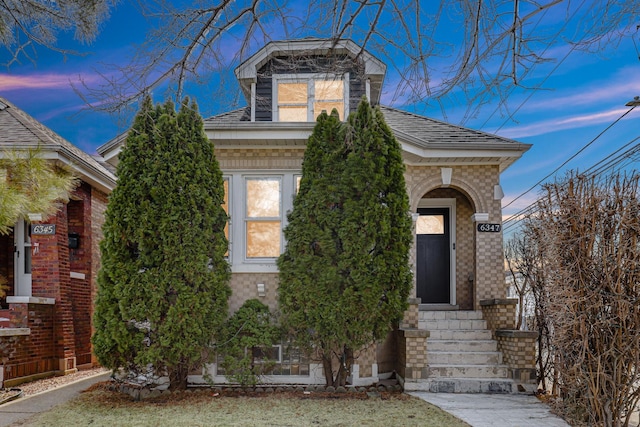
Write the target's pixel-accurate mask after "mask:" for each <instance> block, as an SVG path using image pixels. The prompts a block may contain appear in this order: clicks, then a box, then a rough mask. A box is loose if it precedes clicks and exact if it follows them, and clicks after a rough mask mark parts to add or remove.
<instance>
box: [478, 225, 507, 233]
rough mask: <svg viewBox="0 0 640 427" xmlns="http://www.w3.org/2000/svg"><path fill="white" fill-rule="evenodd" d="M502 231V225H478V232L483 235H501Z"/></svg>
mask: <svg viewBox="0 0 640 427" xmlns="http://www.w3.org/2000/svg"><path fill="white" fill-rule="evenodd" d="M500 230H502V225H500V224H478V231H480V232H482V233H499V232H500Z"/></svg>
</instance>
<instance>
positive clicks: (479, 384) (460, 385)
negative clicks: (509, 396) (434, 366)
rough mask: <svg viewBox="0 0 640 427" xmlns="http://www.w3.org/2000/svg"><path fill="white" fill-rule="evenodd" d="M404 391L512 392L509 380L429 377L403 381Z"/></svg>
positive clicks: (511, 383) (513, 390)
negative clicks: (427, 378)
mask: <svg viewBox="0 0 640 427" xmlns="http://www.w3.org/2000/svg"><path fill="white" fill-rule="evenodd" d="M404 389H405V391H429V392H431V393H514V392H515V388H514V384H513V381H511V380H482V379H469V380H465V379H429V380H426V381H422V382H415V383H405V387H404Z"/></svg>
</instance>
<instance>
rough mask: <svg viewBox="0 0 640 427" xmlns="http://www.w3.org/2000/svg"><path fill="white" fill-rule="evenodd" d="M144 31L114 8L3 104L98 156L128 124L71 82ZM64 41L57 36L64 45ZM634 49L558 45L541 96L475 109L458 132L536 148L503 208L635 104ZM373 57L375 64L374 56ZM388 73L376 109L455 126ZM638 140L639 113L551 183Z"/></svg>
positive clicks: (1, 57)
mask: <svg viewBox="0 0 640 427" xmlns="http://www.w3.org/2000/svg"><path fill="white" fill-rule="evenodd" d="M639 24H640V22H639ZM146 25H147V21H145V20H144V18H142V17H141V16H140V15H139V13H138V12H137V10H136V9H133V8H132V7H131V6H129V5H128V4H120V5H119V6H118V7H117V8H116V9H115V10H113V11H112V14H111V17H110V19H109V20H108V21H106V22H105V23H103V25H102V30H101V32H100V34H99V36H98V38H97V40H96V41H95V42H94V43H92V44H91V45H89V46H83V45H77V44H76V45H73V48H74V49H76V50H78V51H81V52H83V53H86V55H85V56H67V57H66V58H65V57H63V56H62V55H61V54H59V53H55V52H49V51H45V50H42V49H39V50H38V51H37V56H36V57H34V62H33V63H32V62H29V61H27V60H24V58H23V61H21V63H14V64H12V65H11V66H10V67H9V68H3V69H0V96H2V97H5V98H7V99H8V100H9V101H11V102H13V103H14V104H16V105H17V106H18V107H19V108H21V109H23V110H25V111H26V112H27V113H29V114H30V115H32V116H33V117H34V118H36V119H37V120H39V121H40V122H42V123H43V124H45V125H46V126H48V127H49V128H51V129H52V130H53V131H55V132H57V133H58V134H60V135H61V136H63V137H64V138H65V139H67V140H69V141H70V142H71V143H73V144H75V145H77V146H78V147H80V148H81V149H83V150H85V151H87V152H89V153H95V149H96V147H98V146H100V145H102V144H104V143H106V142H107V141H109V140H110V139H112V138H113V137H115V136H116V135H118V134H119V133H121V132H123V131H125V130H126V128H127V126H128V124H129V122H128V120H127V119H126V118H125V119H124V120H123V119H122V118H117V117H110V116H108V115H106V114H104V113H96V112H92V111H86V110H85V109H86V106H85V105H84V104H83V101H82V100H81V99H80V97H79V96H78V95H77V94H76V93H75V92H74V90H73V89H72V87H71V83H72V82H73V83H75V84H76V85H78V82H79V79H83V81H84V82H85V83H86V84H88V85H94V84H98V83H99V79H98V75H97V72H96V71H98V72H103V73H106V72H107V71H106V68H105V65H104V64H125V63H127V61H128V60H129V59H130V57H131V53H132V51H133V47H134V45H135V44H138V43H141V42H142V41H143V40H144V36H145V30H146ZM315 36H318V35H317V34H316V35H315ZM69 40H70V38H65V37H64V36H62V37H60V41H61V42H69ZM638 49H640V32H639V31H637V32H636V33H635V34H634V36H633V37H626V38H623V39H622V40H621V41H620V43H619V44H617V46H615V47H612V46H609V47H608V48H607V49H606V51H604V52H598V53H593V52H591V53H587V52H580V51H577V50H572V48H571V45H568V44H563V42H562V40H559V41H557V42H556V43H555V45H554V46H552V47H551V48H550V49H549V51H548V52H547V55H548V56H550V57H552V58H555V60H554V61H550V62H548V63H546V64H543V65H541V66H537V67H535V68H534V69H533V70H532V71H531V73H530V75H529V76H528V77H529V79H530V80H531V81H532V82H536V83H538V84H540V83H542V87H543V89H539V90H535V91H532V90H525V89H516V90H514V91H513V92H512V94H511V96H510V98H509V100H508V107H509V111H510V112H511V113H512V116H511V117H507V116H506V115H504V110H503V111H502V112H501V111H500V110H499V109H498V102H497V100H496V101H495V102H493V103H488V104H485V105H482V106H481V108H480V109H479V113H478V114H477V116H476V117H474V118H473V119H469V120H467V121H466V122H465V123H464V126H466V127H469V128H472V129H477V130H482V131H485V132H489V133H496V134H498V135H501V136H504V137H508V138H511V139H514V140H516V141H521V142H524V143H529V144H533V147H532V148H531V150H529V152H528V153H526V154H525V155H524V156H523V158H522V159H520V160H519V161H518V162H516V163H515V164H514V165H513V166H511V167H510V168H509V169H508V170H507V171H506V172H505V173H503V175H502V186H503V189H504V192H505V198H504V199H503V206H505V205H507V204H509V203H510V202H511V201H512V200H513V199H514V198H515V197H517V196H519V195H520V194H521V193H523V192H524V191H526V190H527V189H529V188H530V187H531V186H532V185H534V184H536V183H537V182H538V181H539V180H541V179H542V178H544V177H545V176H546V175H548V174H549V173H551V172H552V171H554V170H555V169H556V168H558V167H559V166H560V165H561V164H562V163H564V162H565V161H566V160H567V159H569V158H570V157H571V156H573V155H574V154H576V153H577V152H578V151H579V150H580V149H582V148H583V147H584V146H585V145H586V144H588V143H589V142H590V141H592V140H593V139H594V138H596V136H597V135H598V134H599V133H600V132H602V131H603V130H604V129H605V128H607V126H609V125H610V124H612V123H613V122H614V121H615V120H616V119H618V118H619V117H620V116H621V115H623V114H624V113H625V112H627V111H628V110H629V107H625V103H627V102H629V101H631V100H632V99H633V98H634V97H635V96H639V95H640V58H639V56H640V52H639V50H638ZM371 53H372V54H374V55H376V52H375V51H371ZM7 59H8V58H7V55H6V53H5V51H4V50H2V51H0V63H5V62H7ZM393 73H394V70H392V69H389V70H388V71H387V76H386V86H385V88H386V92H385V93H384V94H383V99H382V103H383V104H385V105H391V106H393V107H396V108H400V109H407V110H410V111H415V112H417V113H419V114H424V115H426V116H429V117H433V118H436V119H439V120H445V121H449V122H451V123H454V124H459V123H460V121H461V119H462V117H463V114H464V111H465V110H466V105H461V106H457V105H456V103H455V100H452V101H451V102H450V103H449V104H448V105H445V106H444V107H445V108H446V117H444V116H443V114H442V110H441V108H440V107H439V106H438V105H435V104H434V105H433V106H426V105H403V101H402V100H398V99H396V100H392V94H393V90H392V87H391V86H393V82H394V80H395V79H397V76H394V74H393ZM239 90H240V89H239V86H237V85H236V86H233V87H229V91H234V93H239ZM187 92H188V95H190V96H193V97H195V99H196V100H197V102H198V104H199V107H200V112H201V114H202V115H203V116H204V117H207V116H210V115H213V114H217V113H221V112H224V111H227V110H230V109H232V108H236V106H235V105H233V106H229V105H226V104H225V103H224V102H222V103H221V102H220V101H219V100H218V99H216V98H214V97H213V96H212V95H211V94H212V90H211V88H210V87H209V86H208V85H200V86H198V85H195V84H194V85H191V86H190V87H189V89H188V91H187ZM154 95H155V93H154ZM157 101H159V100H157ZM639 137H640V108H636V109H635V110H634V111H632V112H631V113H630V114H628V115H627V116H626V117H625V118H624V119H623V120H621V121H620V122H618V123H617V124H616V125H615V126H613V127H612V128H611V129H610V130H608V131H607V132H605V133H604V134H603V135H602V136H601V137H600V138H598V139H597V140H596V141H595V142H593V144H591V146H590V147H588V148H587V149H585V150H584V152H582V153H581V154H580V155H579V156H577V157H576V158H575V159H574V160H572V161H570V162H569V163H568V164H567V165H566V166H565V167H563V168H562V170H561V171H560V172H559V173H558V175H557V176H558V177H562V176H564V171H565V170H568V169H579V170H585V169H587V168H589V167H591V166H592V165H594V164H595V163H597V162H598V161H600V160H601V159H603V158H605V157H606V156H608V155H609V154H611V153H613V152H614V151H616V150H617V149H619V148H620V147H623V146H625V145H627V144H631V145H637V144H639V143H640V139H638V138H639ZM637 166H638V159H636V161H635V163H632V164H631V165H630V166H629V168H633V169H637ZM552 179H553V178H550V180H552ZM538 194H539V192H538V191H537V190H534V191H531V192H529V193H528V194H526V195H525V196H523V197H521V198H519V199H518V200H517V201H516V202H514V203H513V204H512V205H510V206H509V207H508V208H506V209H505V211H504V214H505V215H509V214H511V213H513V212H517V211H518V210H519V209H522V208H523V207H525V206H527V205H529V204H530V203H531V202H533V201H534V200H535V198H536V196H537V195H538Z"/></svg>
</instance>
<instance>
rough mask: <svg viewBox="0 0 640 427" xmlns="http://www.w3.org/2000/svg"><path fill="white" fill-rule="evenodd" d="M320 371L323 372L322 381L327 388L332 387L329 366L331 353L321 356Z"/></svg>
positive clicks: (332, 382) (331, 371)
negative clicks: (323, 380)
mask: <svg viewBox="0 0 640 427" xmlns="http://www.w3.org/2000/svg"><path fill="white" fill-rule="evenodd" d="M322 369H323V371H324V379H325V382H326V384H327V387H329V386H333V385H334V381H333V368H332V366H331V353H328V354H327V353H323V354H322Z"/></svg>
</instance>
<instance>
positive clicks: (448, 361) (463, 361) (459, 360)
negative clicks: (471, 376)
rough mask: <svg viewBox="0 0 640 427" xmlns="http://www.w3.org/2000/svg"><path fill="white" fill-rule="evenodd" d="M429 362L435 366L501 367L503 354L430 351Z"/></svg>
mask: <svg viewBox="0 0 640 427" xmlns="http://www.w3.org/2000/svg"><path fill="white" fill-rule="evenodd" d="M427 362H428V363H429V364H434V365H500V364H501V363H502V354H501V353H498V352H495V353H469V352H459V353H448V352H442V353H441V352H437V351H430V352H429V353H427Z"/></svg>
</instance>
